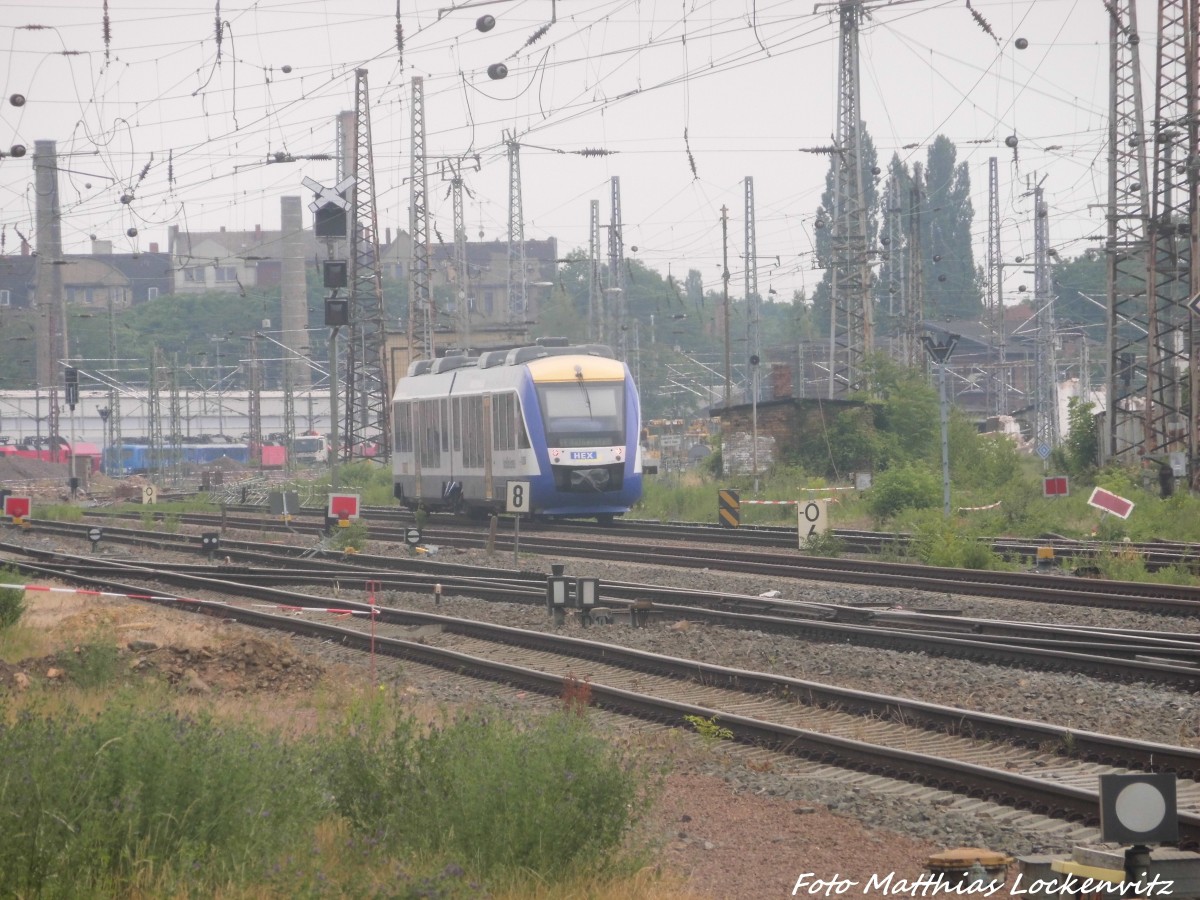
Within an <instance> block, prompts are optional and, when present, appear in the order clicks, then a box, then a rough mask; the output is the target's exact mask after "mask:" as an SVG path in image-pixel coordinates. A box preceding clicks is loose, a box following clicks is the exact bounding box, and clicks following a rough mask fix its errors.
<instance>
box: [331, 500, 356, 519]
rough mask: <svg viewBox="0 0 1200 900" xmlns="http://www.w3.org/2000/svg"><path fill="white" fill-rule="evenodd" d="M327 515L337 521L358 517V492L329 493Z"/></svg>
mask: <svg viewBox="0 0 1200 900" xmlns="http://www.w3.org/2000/svg"><path fill="white" fill-rule="evenodd" d="M329 517H330V518H331V519H337V520H339V521H346V520H348V519H357V518H358V494H330V495H329Z"/></svg>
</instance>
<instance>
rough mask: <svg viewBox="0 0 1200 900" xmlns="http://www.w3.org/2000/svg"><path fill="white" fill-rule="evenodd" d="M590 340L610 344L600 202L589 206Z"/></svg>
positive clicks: (597, 201) (591, 203)
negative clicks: (602, 271)
mask: <svg viewBox="0 0 1200 900" xmlns="http://www.w3.org/2000/svg"><path fill="white" fill-rule="evenodd" d="M588 259H589V260H590V261H591V268H590V270H589V273H588V338H589V339H591V340H593V341H599V342H600V343H602V344H604V343H607V342H608V329H607V320H606V319H605V311H604V286H603V285H602V284H601V283H600V201H599V200H592V201H591V202H590V203H589V205H588Z"/></svg>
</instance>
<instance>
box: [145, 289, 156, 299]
mask: <svg viewBox="0 0 1200 900" xmlns="http://www.w3.org/2000/svg"><path fill="white" fill-rule="evenodd" d="M146 299H147V300H157V299H158V288H156V287H149V288H146Z"/></svg>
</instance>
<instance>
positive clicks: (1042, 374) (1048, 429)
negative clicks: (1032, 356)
mask: <svg viewBox="0 0 1200 900" xmlns="http://www.w3.org/2000/svg"><path fill="white" fill-rule="evenodd" d="M1052 281H1053V279H1052V278H1051V271H1050V217H1049V212H1048V210H1047V208H1046V200H1045V197H1044V195H1043V192H1042V185H1041V182H1038V183H1037V184H1036V185H1035V186H1034V188H1033V294H1034V298H1033V302H1034V306H1035V309H1036V317H1037V340H1036V342H1035V346H1036V356H1037V374H1036V377H1035V382H1036V400H1035V404H1034V423H1035V429H1034V430H1035V432H1036V433H1035V435H1034V437H1035V440H1036V442H1037V443H1038V444H1045V445H1046V446H1047V447H1056V446H1058V443H1059V430H1058V360H1057V355H1056V353H1055V348H1054V330H1055V327H1054V287H1053V285H1052V283H1051V282H1052Z"/></svg>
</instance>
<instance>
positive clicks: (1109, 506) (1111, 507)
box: [1088, 488, 1133, 519]
mask: <svg viewBox="0 0 1200 900" xmlns="http://www.w3.org/2000/svg"><path fill="white" fill-rule="evenodd" d="M1088 506H1094V507H1096V509H1102V510H1104V511H1105V512H1107V513H1112V514H1113V515H1114V516H1120V517H1121V518H1122V519H1128V518H1129V514H1130V513H1131V512H1133V501H1132V500H1126V499H1125V498H1124V497H1120V496H1118V495H1116V494H1114V493H1113V492H1112V491H1106V490H1105V489H1104V488H1096V489H1095V490H1094V491H1092V496H1090V497H1088Z"/></svg>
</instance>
